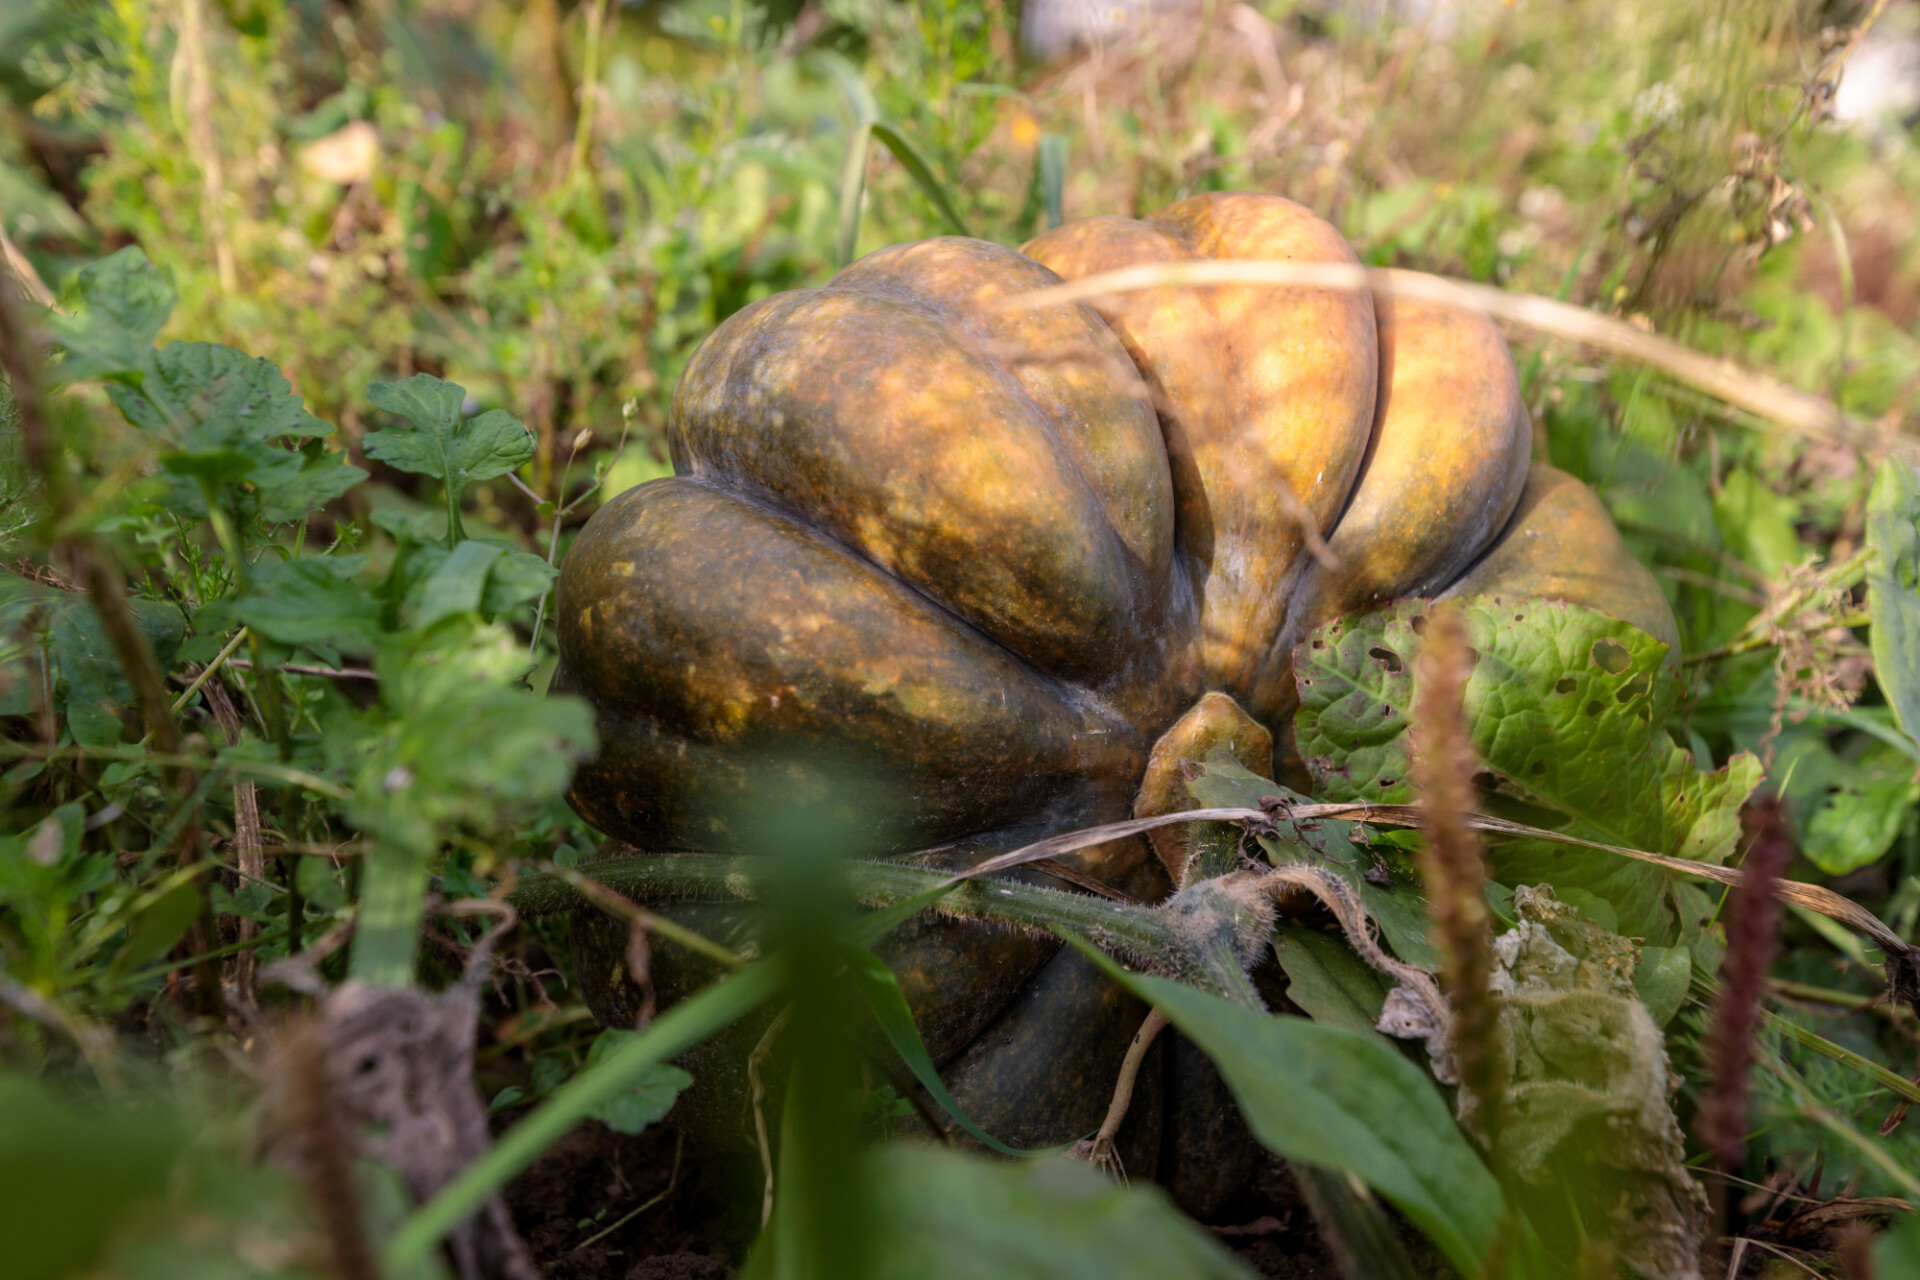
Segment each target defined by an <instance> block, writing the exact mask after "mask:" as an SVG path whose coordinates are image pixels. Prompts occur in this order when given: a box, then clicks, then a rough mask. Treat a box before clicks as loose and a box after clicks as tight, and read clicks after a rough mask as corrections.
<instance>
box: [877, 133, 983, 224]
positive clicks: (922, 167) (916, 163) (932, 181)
mask: <svg viewBox="0 0 1920 1280" xmlns="http://www.w3.org/2000/svg"><path fill="white" fill-rule="evenodd" d="M870 127H871V128H872V130H873V136H874V137H876V138H878V139H880V141H881V142H882V143H883V144H885V146H886V148H887V150H889V151H891V152H893V158H894V159H896V160H898V161H899V162H900V167H901V168H903V169H905V170H906V171H907V173H908V174H909V175H910V176H911V177H912V178H913V180H914V182H915V183H916V184H917V185H918V186H919V188H920V190H921V191H922V192H923V193H924V194H925V195H926V197H927V199H929V200H931V201H932V202H933V207H934V208H936V209H938V210H939V211H940V216H941V217H943V218H945V219H946V220H947V229H948V230H950V231H951V232H952V233H953V234H954V235H956V236H970V235H972V234H973V232H971V231H969V230H967V224H966V221H965V220H964V219H962V218H961V216H960V215H959V214H958V213H956V212H954V208H953V202H952V201H951V200H950V199H948V198H947V189H946V188H945V187H944V186H942V185H941V184H940V180H939V179H938V178H936V177H934V176H933V166H932V165H930V164H928V163H927V159H926V157H925V156H923V155H921V154H920V149H919V148H918V147H916V146H914V145H913V143H912V142H911V141H909V140H908V139H907V137H906V136H905V135H904V134H902V133H900V132H899V131H898V130H897V129H895V128H894V127H893V126H892V125H889V124H882V123H881V122H879V121H878V120H876V121H874V122H873V124H872V125H871V126H870Z"/></svg>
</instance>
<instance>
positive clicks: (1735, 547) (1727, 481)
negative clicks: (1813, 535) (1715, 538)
mask: <svg viewBox="0 0 1920 1280" xmlns="http://www.w3.org/2000/svg"><path fill="white" fill-rule="evenodd" d="M1713 517H1714V523H1716V524H1718V525H1719V526H1720V532H1721V535H1722V536H1723V537H1725V538H1726V540H1727V545H1728V548H1729V549H1730V550H1731V551H1732V552H1733V553H1734V554H1735V555H1737V556H1739V557H1740V558H1741V559H1742V560H1745V561H1746V562H1747V563H1748V564H1750V565H1752V566H1753V567H1754V568H1756V569H1758V570H1759V571H1760V572H1761V573H1762V574H1764V575H1766V576H1767V577H1769V578H1777V577H1779V576H1780V575H1781V574H1782V573H1784V572H1785V571H1786V570H1788V569H1790V568H1792V567H1793V566H1795V565H1797V564H1799V563H1800V562H1801V560H1802V559H1804V558H1805V556H1806V549H1805V548H1804V547H1802V546H1801V545H1800V536H1799V535H1798V534H1797V533H1795V532H1794V525H1795V524H1796V523H1797V522H1798V521H1799V519H1800V504H1799V503H1797V502H1795V501H1794V500H1793V499H1792V498H1789V497H1786V496H1785V495H1783V494H1778V493H1775V492H1774V491H1773V490H1772V489H1770V488H1768V487H1767V486H1766V485H1764V484H1762V483H1761V482H1760V481H1759V480H1758V479H1757V478H1756V477H1755V476H1754V474H1753V472H1751V471H1749V470H1747V469H1746V468H1745V467H1738V466H1737V467H1734V468H1733V469H1731V470H1730V471H1728V472H1727V474H1726V476H1725V478H1724V479H1722V481H1721V483H1720V491H1719V493H1717V494H1716V495H1714V499H1713Z"/></svg>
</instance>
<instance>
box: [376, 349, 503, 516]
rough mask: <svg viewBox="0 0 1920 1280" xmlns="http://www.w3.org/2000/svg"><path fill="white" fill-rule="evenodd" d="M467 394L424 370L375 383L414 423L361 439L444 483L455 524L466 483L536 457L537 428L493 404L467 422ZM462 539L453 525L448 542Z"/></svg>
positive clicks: (389, 406)
mask: <svg viewBox="0 0 1920 1280" xmlns="http://www.w3.org/2000/svg"><path fill="white" fill-rule="evenodd" d="M466 397H467V392H466V388H464V387H461V386H458V385H457V384H455V383H451V382H442V381H441V380H440V379H439V378H435V377H431V376H430V375H428V374H424V373H416V374H414V375H413V376H412V377H411V378H408V379H407V380H406V381H405V382H375V383H372V384H371V385H369V386H368V387H367V399H369V400H371V401H373V403H374V404H376V405H378V406H379V407H380V408H382V409H385V410H387V411H388V412H389V413H394V414H398V415H399V416H400V417H402V418H405V419H406V420H407V421H408V422H409V423H411V424H412V426H411V428H406V427H389V428H387V429H386V430H384V431H375V432H372V433H370V434H369V435H368V436H367V437H366V438H365V440H364V441H362V447H363V448H364V449H365V450H366V453H367V456H368V457H369V458H378V459H379V460H380V461H382V462H384V463H386V464H387V465H388V466H390V467H397V468H399V469H400V470H402V471H411V472H413V473H414V474H416V475H425V476H432V477H433V478H434V479H436V480H439V481H440V482H441V483H442V484H444V485H445V486H446V487H447V503H448V520H449V522H450V523H451V524H456V525H457V521H458V507H457V505H456V504H457V502H458V500H459V496H460V491H461V490H462V489H464V488H466V487H467V486H468V485H469V484H473V483H475V482H477V481H481V480H491V479H494V478H495V477H496V476H503V475H506V474H507V473H508V472H509V471H514V470H517V469H518V468H520V467H522V466H524V465H525V464H526V463H527V462H529V461H530V460H531V459H532V458H533V433H532V432H530V431H528V430H527V429H526V428H525V427H524V426H522V425H520V422H519V420H518V419H517V418H515V417H514V416H513V415H512V414H510V413H506V412H504V411H502V410H500V409H491V410H488V411H487V412H486V413H483V414H480V415H479V416H478V417H476V418H473V419H471V420H470V421H464V422H463V421H462V420H461V418H460V406H461V405H462V404H464V403H465V402H466ZM459 540H460V534H459V531H458V529H457V527H456V528H450V529H449V530H448V541H449V545H451V544H452V543H453V542H457V541H459Z"/></svg>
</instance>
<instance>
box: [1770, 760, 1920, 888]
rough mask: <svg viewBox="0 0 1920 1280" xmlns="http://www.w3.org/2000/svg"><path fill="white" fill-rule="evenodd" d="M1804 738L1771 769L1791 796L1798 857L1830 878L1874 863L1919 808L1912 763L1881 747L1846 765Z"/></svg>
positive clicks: (1918, 785)
mask: <svg viewBox="0 0 1920 1280" xmlns="http://www.w3.org/2000/svg"><path fill="white" fill-rule="evenodd" d="M1807 738H1809V739H1811V740H1812V741H1811V744H1810V745H1808V746H1805V747H1803V748H1802V749H1801V750H1799V751H1796V752H1794V753H1793V754H1792V755H1791V756H1789V755H1788V753H1787V752H1785V751H1782V752H1781V753H1780V756H1779V757H1778V758H1777V761H1776V767H1775V773H1776V776H1778V777H1781V778H1785V779H1787V785H1788V787H1789V788H1790V790H1791V792H1792V796H1793V800H1794V803H1793V806H1792V810H1793V813H1794V815H1795V818H1796V820H1797V825H1798V826H1799V834H1800V840H1799V845H1800V851H1801V852H1802V853H1804V854H1805V855H1806V856H1807V860H1808V861H1809V862H1811V863H1813V864H1814V865H1815V866H1816V867H1819V868H1820V869H1821V870H1822V871H1824V872H1826V873H1827V874H1828V875H1836V876H1837V875H1845V874H1846V873H1847V872H1849V871H1853V870H1856V869H1858V868H1860V867H1864V866H1869V865H1871V864H1872V863H1875V862H1878V861H1879V860H1880V858H1881V857H1882V856H1884V855H1885V854H1886V852H1887V850H1888V849H1890V848H1892V847H1893V842H1894V841H1895V840H1896V839H1897V838H1898V837H1899V835H1900V832H1901V831H1902V830H1903V829H1904V828H1905V826H1906V823H1907V818H1908V815H1909V814H1910V813H1911V812H1912V810H1913V806H1914V805H1915V804H1916V803H1920V783H1916V782H1915V781H1914V770H1913V761H1912V760H1911V759H1910V758H1909V757H1908V756H1906V755H1905V754H1904V753H1902V752H1900V751H1898V750H1895V749H1894V748H1892V747H1889V746H1887V745H1886V744H1885V743H1881V742H1876V743H1874V744H1873V745H1872V746H1871V747H1869V748H1868V749H1867V750H1866V752H1865V753H1863V754H1862V755H1861V756H1860V757H1859V759H1857V760H1845V759H1842V758H1841V757H1840V756H1838V755H1836V754H1834V753H1833V752H1832V751H1831V750H1829V749H1828V748H1827V747H1826V744H1825V741H1824V740H1823V739H1822V738H1821V737H1820V736H1819V735H1817V734H1808V735H1807ZM1802 741H1805V740H1804V739H1803V740H1802ZM1796 765H1797V766H1798V767H1797V768H1794V771H1793V772H1792V773H1791V774H1789V773H1788V772H1787V770H1788V768H1789V767H1792V766H1796Z"/></svg>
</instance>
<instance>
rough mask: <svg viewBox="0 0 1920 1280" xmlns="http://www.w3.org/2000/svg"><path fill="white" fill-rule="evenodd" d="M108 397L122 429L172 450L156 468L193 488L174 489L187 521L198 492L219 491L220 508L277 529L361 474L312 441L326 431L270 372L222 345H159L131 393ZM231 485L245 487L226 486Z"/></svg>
mask: <svg viewBox="0 0 1920 1280" xmlns="http://www.w3.org/2000/svg"><path fill="white" fill-rule="evenodd" d="M108 395H109V396H110V397H111V398H112V399H113V402H114V404H115V405H116V406H118V407H119V409H120V412H121V413H122V414H124V415H125V416H126V418H127V420H128V421H129V422H131V423H133V424H134V425H135V426H137V427H139V428H140V429H142V430H143V431H147V432H149V433H151V434H153V435H155V436H157V437H159V438H160V439H162V440H166V441H168V442H170V443H172V444H173V445H174V446H175V448H173V449H172V450H170V451H169V452H167V453H164V454H162V455H161V457H160V462H161V465H162V466H163V467H164V468H166V470H167V471H168V472H170V473H172V474H175V475H178V476H182V477H186V478H188V479H190V480H192V481H193V482H194V483H193V484H192V485H188V486H183V487H184V488H186V489H188V490H189V491H192V492H193V497H192V498H191V499H188V500H183V501H181V502H179V503H176V504H175V505H176V506H179V507H182V508H184V509H185V511H186V513H188V514H193V515H201V514H204V512H205V502H204V495H205V493H206V492H207V490H209V489H212V490H219V489H222V488H228V494H227V496H225V497H223V498H221V499H220V501H221V502H222V504H223V505H226V506H228V507H230V508H231V509H233V510H234V511H235V512H236V514H240V515H244V514H245V513H246V512H247V511H249V510H257V511H258V513H259V515H260V516H261V518H263V519H265V520H267V521H269V522H270V523H275V524H283V523H287V522H290V521H294V520H301V519H304V518H305V517H306V516H307V514H308V513H309V512H311V511H313V510H314V509H315V508H317V507H320V506H322V505H324V504H325V503H327V502H330V501H332V500H333V499H334V498H337V497H339V496H340V495H341V494H343V493H345V492H346V491H347V490H348V489H350V488H352V487H353V486H354V485H355V484H357V483H359V481H360V480H362V479H363V478H365V476H366V472H364V471H362V470H360V468H358V467H355V466H351V465H349V464H348V462H347V458H346V455H345V454H344V453H341V452H338V451H334V450H329V449H327V448H326V447H325V446H324V445H322V444H321V443H320V441H319V437H321V436H324V435H327V434H329V433H330V432H332V430H333V427H332V425H331V424H330V423H327V422H324V421H322V420H321V419H319V418H316V417H314V416H313V415H312V414H311V413H308V412H307V409H306V405H305V404H304V403H303V402H302V401H301V399H300V397H299V396H297V395H295V394H294V392H293V388H292V387H291V386H290V385H289V384H288V382H287V380H286V378H285V377H283V376H282V375H281V373H280V370H279V369H277V368H275V367H274V365H273V364H272V363H271V362H270V361H266V360H262V359H259V358H258V357H255V356H250V355H247V354H246V353H245V352H243V351H236V350H234V349H233V348H232V347H223V346H219V345H217V344H214V343H207V342H172V343H168V344H167V345H166V346H165V347H162V348H161V349H160V350H159V351H158V352H157V353H155V357H154V367H153V370H152V371H151V373H150V374H149V375H148V376H147V377H146V378H144V379H143V380H142V381H141V383H140V385H139V386H138V387H137V388H136V387H132V386H123V385H118V384H116V385H113V386H110V387H109V388H108ZM287 440H298V441H301V442H302V443H301V444H300V446H299V447H298V448H297V449H290V448H288V447H286V445H285V443H284V442H285V441H287ZM240 485H246V486H249V488H248V489H238V490H236V489H233V488H230V486H240Z"/></svg>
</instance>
